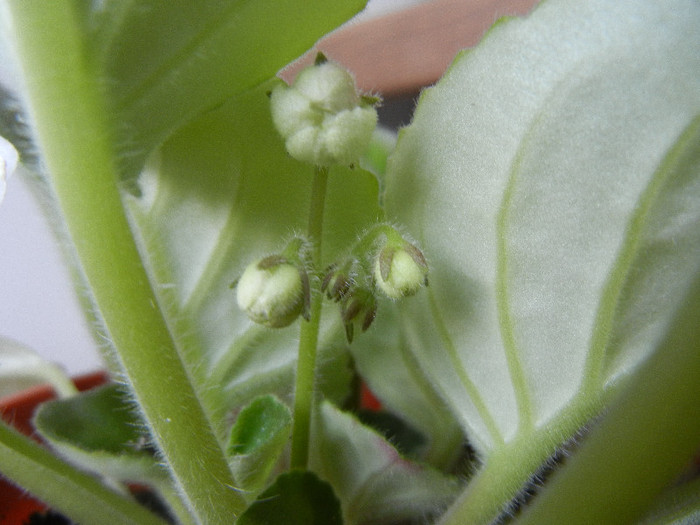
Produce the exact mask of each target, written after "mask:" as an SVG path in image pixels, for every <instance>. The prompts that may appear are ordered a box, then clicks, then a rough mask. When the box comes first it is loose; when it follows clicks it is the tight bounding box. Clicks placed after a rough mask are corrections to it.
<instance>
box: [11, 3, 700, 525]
mask: <svg viewBox="0 0 700 525" xmlns="http://www.w3.org/2000/svg"><path fill="white" fill-rule="evenodd" d="M327 4H328V3H327V2H321V1H315V0H314V1H305V2H293V1H291V0H279V1H276V2H264V3H263V2H218V1H206V2H155V1H150V0H142V1H138V2H118V1H114V2H112V1H102V2H79V1H72V2H71V1H68V0H66V1H57V2H31V1H26V0H6V1H5V2H4V4H3V7H2V16H3V33H4V35H5V41H6V42H5V44H6V45H9V46H10V47H11V48H12V50H13V52H14V53H15V56H16V57H17V59H18V60H17V63H18V65H19V69H20V70H21V72H22V76H21V79H22V80H21V82H18V84H17V85H15V86H11V88H10V90H9V91H8V92H7V93H6V94H5V95H4V97H5V100H4V106H3V112H4V113H3V119H4V120H3V129H2V134H3V135H4V136H5V137H7V138H8V139H9V140H10V141H11V142H13V143H14V144H15V146H16V147H17V148H18V149H19V150H20V155H21V161H22V164H23V166H24V168H23V169H25V173H28V172H29V171H30V170H31V171H33V172H35V173H38V174H41V177H42V178H40V179H38V182H37V183H38V184H39V185H43V187H44V189H45V190H47V191H48V193H50V194H51V195H52V196H53V197H54V198H55V202H56V205H57V206H56V209H57V210H58V214H59V215H60V217H61V218H62V220H63V221H64V222H63V224H64V225H65V231H66V234H67V235H66V237H67V238H69V239H70V246H71V250H72V252H71V253H73V254H74V255H75V260H76V263H77V264H76V268H78V269H79V270H78V274H79V280H80V282H79V285H78V286H79V287H80V288H81V289H83V290H84V291H85V295H86V304H88V312H89V314H90V315H91V316H92V318H93V320H94V323H95V326H96V332H97V333H98V334H99V335H100V337H102V338H103V339H104V340H105V344H104V346H105V353H106V355H107V356H108V357H109V362H110V364H111V372H112V376H113V378H114V382H113V384H111V385H110V386H107V387H105V388H103V389H101V390H97V391H92V392H90V393H87V394H82V395H75V396H69V397H67V398H66V399H64V400H61V401H56V402H51V403H49V404H47V405H45V406H44V407H42V408H41V409H40V411H39V412H38V414H37V415H36V418H35V425H36V427H37V429H38V430H39V432H40V433H41V434H42V435H43V436H44V437H45V438H46V440H47V441H48V442H49V443H50V444H51V446H52V448H53V450H54V452H55V455H54V454H53V453H50V452H48V451H47V450H45V449H44V448H41V447H39V446H38V445H35V444H33V443H32V442H30V441H29V440H27V439H24V438H22V437H20V436H19V435H17V434H16V433H15V432H14V431H12V430H11V429H10V428H9V427H7V426H5V425H4V424H3V425H2V426H1V427H0V449H1V450H2V453H1V454H0V471H2V472H3V473H4V474H5V475H6V476H8V477H9V478H11V479H13V480H15V481H16V482H17V483H18V484H19V485H21V486H23V487H26V488H27V489H28V490H29V491H31V492H33V493H35V494H36V495H37V496H38V497H40V498H42V499H44V500H46V501H48V502H49V503H50V504H51V505H53V506H54V507H55V508H57V509H58V510H60V511H61V512H64V513H65V514H67V515H69V516H71V517H72V518H73V519H75V520H76V521H78V522H81V523H162V522H163V520H164V519H166V518H167V519H170V520H173V521H176V522H178V523H183V524H189V523H206V524H216V523H232V522H234V521H236V522H238V523H242V524H250V523H341V522H343V523H396V522H421V521H439V522H440V523H443V524H446V525H452V524H462V523H491V522H493V521H494V520H501V521H506V520H508V519H511V518H514V519H516V521H518V522H522V523H622V522H630V521H635V520H648V522H661V523H671V522H677V523H690V522H692V520H693V519H697V518H698V516H699V515H700V507H699V506H698V498H697V495H698V493H700V484H699V482H698V481H697V479H695V480H693V479H692V478H691V479H690V480H688V479H687V478H686V479H684V480H681V481H679V480H678V479H679V478H678V476H679V473H680V472H681V471H683V468H684V467H685V466H686V465H687V464H688V462H689V460H690V458H691V457H692V456H693V454H694V453H695V452H697V449H698V448H699V447H700V413H699V412H700V346H699V343H698V341H700V322H698V318H699V317H700V200H699V199H700V116H699V115H700V75H699V74H698V72H700V38H698V32H697V28H698V27H699V26H700V4H699V3H698V2H696V1H694V0H673V1H669V2H656V1H652V0H615V1H612V0H591V1H588V2H579V1H576V0H546V1H544V2H543V3H542V4H541V5H540V6H539V7H538V8H536V10H535V11H534V12H533V13H532V14H531V15H530V16H528V17H527V18H524V19H512V20H506V21H502V22H500V23H497V24H496V25H495V26H494V28H492V29H491V31H490V32H489V33H488V35H487V36H486V37H485V39H484V41H483V42H482V43H481V44H480V46H479V47H478V48H477V49H475V50H472V51H465V52H463V53H461V54H460V55H459V56H458V57H457V58H456V60H455V62H454V64H453V65H452V66H451V68H450V69H449V71H448V72H447V73H446V74H445V76H444V78H443V79H442V80H441V81H440V82H439V83H438V84H437V85H436V86H434V87H432V88H430V89H427V90H426V91H425V92H424V93H423V95H422V96H421V99H420V102H419V104H418V107H417V111H416V114H415V117H414V120H413V122H412V123H411V125H409V126H408V127H407V128H406V129H403V130H402V131H401V132H400V133H399V137H398V141H397V143H396V146H395V148H393V142H392V140H391V138H387V136H386V134H381V133H379V132H375V131H374V127H375V121H376V115H375V113H374V110H373V108H372V106H373V104H375V103H376V102H377V101H376V99H373V98H372V97H368V96H365V95H363V94H360V93H357V92H356V90H355V86H354V84H353V81H352V77H351V76H349V75H348V74H347V73H346V72H344V71H343V70H342V69H341V68H339V67H338V66H337V65H335V64H333V63H332V62H327V61H325V59H324V58H323V57H320V58H319V60H317V64H316V65H314V66H313V67H312V69H309V70H307V71H305V72H303V73H301V75H300V76H299V77H298V79H297V81H296V83H295V84H294V85H293V86H291V87H287V86H286V85H285V84H284V83H283V82H282V81H280V80H278V79H276V78H275V74H276V73H277V72H278V70H279V69H280V68H282V67H283V66H284V65H285V64H287V63H288V62H290V61H291V60H292V59H294V58H295V57H296V56H298V55H300V54H301V53H303V52H304V51H305V50H306V49H307V48H309V47H310V46H311V45H312V44H313V42H314V41H315V40H316V39H318V38H319V37H320V36H322V35H323V34H324V33H326V32H327V31H329V30H331V29H332V28H333V27H334V26H336V25H338V24H339V23H341V22H343V21H344V20H346V19H347V18H349V17H350V16H352V15H353V14H354V13H355V12H357V11H358V10H359V9H360V8H361V7H362V2H360V1H356V0H347V1H342V2H341V1H336V2H334V3H333V7H332V9H330V8H328V5H327ZM263 50H264V51H263ZM392 149H393V151H391V150H392ZM8 151H10V150H9V149H8ZM368 152H369V153H368ZM387 157H388V162H386V161H387ZM8 159H9V154H8ZM385 165H386V167H385ZM428 280H429V283H428ZM370 325H371V326H370ZM358 378H362V379H363V380H364V381H365V382H366V383H367V384H368V385H369V386H370V388H371V389H372V390H373V391H374V392H375V393H376V395H377V396H378V397H379V398H380V399H381V401H382V404H383V406H384V407H385V409H386V411H387V413H385V414H381V413H380V414H371V415H367V414H363V413H362V412H361V411H360V410H358V407H357V404H356V403H355V402H354V399H355V395H354V394H355V392H356V385H357V379H358ZM378 421H381V422H382V424H378V423H377V422H378ZM387 422H391V423H392V425H393V428H394V432H393V433H391V434H390V436H389V437H388V438H387V437H386V436H385V435H383V434H384V433H386V426H387V425H386V423H387ZM378 429H385V430H384V431H380V430H378ZM469 458H471V460H469V461H468V459H469ZM564 458H565V459H564ZM548 471H554V472H553V473H551V472H550V473H549V475H548V476H547V479H545V476H544V474H545V473H546V472H548ZM133 481H138V482H140V483H142V484H146V485H148V486H150V487H151V488H152V490H153V491H154V493H156V494H157V495H158V496H159V497H160V498H161V499H162V500H163V501H165V502H166V503H167V505H168V508H169V510H168V513H167V516H166V518H164V517H163V516H160V515H156V514H153V513H151V512H150V511H147V510H145V509H144V508H143V507H141V506H140V505H138V504H136V503H134V501H133V499H131V497H130V496H129V494H128V492H127V491H126V490H125V488H124V487H125V485H124V483H126V482H133ZM669 487H671V488H669ZM533 492H536V495H535V497H534V498H531V496H532V493H533ZM645 515H646V517H645ZM684 520H685V521H684Z"/></svg>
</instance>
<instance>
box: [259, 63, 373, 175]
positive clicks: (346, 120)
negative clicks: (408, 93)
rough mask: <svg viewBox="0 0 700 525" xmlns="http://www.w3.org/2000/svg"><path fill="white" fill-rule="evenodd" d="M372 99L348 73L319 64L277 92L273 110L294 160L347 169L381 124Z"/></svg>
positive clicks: (278, 128)
mask: <svg viewBox="0 0 700 525" xmlns="http://www.w3.org/2000/svg"><path fill="white" fill-rule="evenodd" d="M368 100H370V99H367V98H366V97H363V96H362V95H361V94H360V93H358V92H357V89H356V87H355V81H354V79H353V78H352V75H350V73H348V72H347V71H345V70H344V69H342V68H341V67H339V66H337V65H336V64H333V63H331V62H320V63H317V64H316V65H313V66H311V67H308V68H306V69H305V70H303V71H302V72H301V73H299V76H298V77H297V79H296V82H295V83H294V85H292V86H278V87H276V88H275V89H274V90H273V91H272V95H271V100H270V107H271V111H272V120H273V122H274V124H275V127H276V128H277V130H278V131H279V133H280V135H282V138H283V139H284V141H285V146H286V148H287V151H288V152H289V154H290V155H291V156H292V157H294V158H295V159H297V160H300V161H303V162H309V163H311V164H314V165H316V166H332V165H335V164H346V165H349V164H352V163H353V162H355V161H357V160H358V158H359V157H360V156H361V155H362V154H363V153H364V151H365V150H366V149H367V146H368V145H369V143H370V140H371V138H372V133H373V131H374V129H375V127H376V125H377V112H376V110H375V109H374V107H373V105H372V104H370V103H369V102H368Z"/></svg>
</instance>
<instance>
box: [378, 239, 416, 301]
mask: <svg viewBox="0 0 700 525" xmlns="http://www.w3.org/2000/svg"><path fill="white" fill-rule="evenodd" d="M374 279H375V282H376V283H377V286H378V287H379V289H380V290H381V291H382V292H384V293H385V294H386V295H387V296H388V297H391V298H392V299H399V298H401V297H406V296H409V295H413V294H415V293H416V292H417V291H418V290H419V289H420V288H421V286H424V285H425V284H426V283H427V279H428V264H427V262H426V261H425V257H424V256H423V253H422V252H421V251H420V250H419V249H418V248H416V247H415V246H414V245H412V244H410V243H404V244H403V246H401V247H400V248H397V247H394V246H387V247H385V248H383V249H382V250H381V251H380V252H379V255H378V256H377V259H376V261H375V264H374Z"/></svg>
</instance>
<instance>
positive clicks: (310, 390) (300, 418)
mask: <svg viewBox="0 0 700 525" xmlns="http://www.w3.org/2000/svg"><path fill="white" fill-rule="evenodd" d="M327 183H328V168H322V167H316V171H315V173H314V181H313V188H312V190H311V205H310V209H309V227H308V236H309V239H310V240H311V242H312V245H313V248H312V252H311V259H312V263H313V267H314V268H320V267H321V253H322V252H321V236H322V233H323V210H324V207H325V203H326V186H327ZM317 288H318V283H317V282H314V284H313V285H312V295H311V316H310V319H309V321H302V323H301V333H300V335H299V356H298V359H297V376H296V390H295V394H294V425H293V428H292V458H291V464H292V468H306V464H307V461H308V458H309V434H310V427H311V411H312V406H313V395H314V379H315V375H316V374H315V372H316V353H317V350H318V330H319V325H320V323H321V305H322V302H323V296H322V295H321V293H319V291H318V289H317Z"/></svg>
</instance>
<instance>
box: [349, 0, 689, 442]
mask: <svg viewBox="0 0 700 525" xmlns="http://www.w3.org/2000/svg"><path fill="white" fill-rule="evenodd" d="M699 24H700V4H698V3H697V2H693V1H687V0H679V1H674V2H671V3H657V2H643V1H636V0H630V1H621V2H609V1H591V2H577V1H568V0H564V1H554V0H549V1H545V2H543V3H542V5H541V6H540V7H539V8H538V9H536V10H535V12H534V13H533V14H532V15H530V16H529V17H527V18H525V19H513V20H508V21H506V22H504V23H501V24H497V25H496V26H495V27H494V28H493V29H492V30H491V32H490V33H489V34H488V35H487V36H486V38H485V41H484V42H483V44H482V45H480V46H479V48H478V49H476V50H474V51H470V52H464V53H462V54H461V55H460V56H459V57H458V58H457V60H456V62H455V63H454V65H453V66H452V67H451V69H450V70H449V71H448V72H447V74H446V75H445V77H444V78H443V79H442V80H441V81H440V82H439V83H438V84H437V86H435V87H433V88H431V89H428V90H427V91H426V92H424V94H423V96H422V97H421V100H420V103H419V105H418V108H417V111H416V114H415V118H414V121H413V123H412V124H411V125H410V126H409V127H408V128H407V129H405V130H404V131H403V132H402V134H401V135H400V137H399V142H398V146H397V150H396V151H395V153H394V155H393V156H392V157H391V159H390V164H389V168H388V173H387V190H386V195H385V202H386V208H387V215H388V217H389V218H390V219H395V220H397V221H399V222H400V223H402V224H404V225H405V226H406V227H407V229H408V230H409V231H411V232H412V233H413V234H414V235H415V236H416V237H417V239H418V241H419V243H420V245H421V247H422V249H423V250H424V252H425V253H426V256H427V257H428V259H429V262H430V267H431V275H430V287H429V288H428V290H427V292H425V293H421V294H419V295H418V296H417V297H416V298H413V299H410V300H406V301H403V302H401V303H400V304H397V306H396V308H397V310H398V311H399V312H400V315H401V320H400V321H399V323H400V325H401V327H402V328H401V333H402V335H401V336H400V337H397V338H396V339H395V341H394V344H393V345H388V346H387V347H386V349H385V350H384V351H385V352H387V353H389V354H391V355H393V360H392V358H390V357H387V356H382V357H378V356H377V353H378V352H377V349H376V348H374V346H373V344H372V343H368V344H366V345H358V347H357V348H356V359H357V362H358V367H359V368H360V370H361V371H362V372H363V373H364V374H366V375H367V376H368V378H369V382H370V385H371V386H375V385H376V387H377V388H376V390H377V391H378V392H380V393H381V394H382V395H383V396H384V397H386V399H387V402H388V403H389V404H392V405H395V406H397V407H400V406H401V405H402V400H401V398H402V396H404V392H405V386H404V385H395V386H394V387H393V388H392V387H391V386H389V385H387V384H386V381H385V379H384V377H385V376H384V374H385V370H386V366H385V367H384V368H382V367H379V366H376V365H377V364H381V363H380V362H385V363H388V362H393V363H394V365H393V366H396V367H405V366H409V367H414V370H415V369H418V370H420V375H422V376H424V377H426V380H427V382H428V383H429V384H430V385H431V387H432V389H433V390H434V391H435V392H436V393H437V394H438V397H439V398H441V399H443V400H445V401H446V402H447V404H448V405H449V407H450V410H451V412H452V413H453V414H454V415H455V416H456V418H457V419H458V421H459V422H460V424H461V426H462V429H463V430H464V431H465V432H466V433H467V434H468V436H469V438H470V439H471V441H472V442H473V444H474V445H475V447H476V448H477V450H478V451H479V452H481V453H483V454H487V453H488V452H489V451H491V450H493V449H495V448H498V447H499V446H501V445H503V444H504V443H507V442H510V441H512V440H514V439H516V437H522V436H527V435H530V434H531V433H533V432H535V431H536V430H538V429H543V428H547V432H550V433H551V440H552V442H558V441H559V440H561V439H562V438H564V439H565V438H566V436H570V435H571V432H572V431H573V429H574V428H575V427H576V426H577V425H581V424H583V423H584V422H585V421H586V419H587V418H588V417H590V416H592V415H593V414H594V413H595V412H596V411H597V410H598V407H599V406H600V404H601V403H602V402H603V400H604V399H605V397H606V396H607V395H608V394H609V393H611V392H613V391H614V390H615V389H616V387H617V386H618V385H621V384H623V383H624V379H625V377H626V376H627V375H628V374H629V372H631V371H632V370H634V369H635V368H636V367H637V366H638V365H639V364H640V363H641V362H643V361H644V360H645V359H646V358H647V357H648V356H649V355H650V354H651V353H652V352H653V351H654V349H655V346H656V344H657V342H658V340H659V338H660V337H661V336H662V335H663V333H664V330H665V329H666V327H667V326H669V324H670V323H671V322H672V316H673V315H674V313H673V312H675V311H676V308H677V306H678V301H679V300H680V298H681V297H682V293H680V292H681V291H682V290H683V289H684V288H685V287H687V285H688V283H689V282H691V281H692V279H693V276H694V275H695V274H696V272H697V271H698V268H699V267H700V205H699V204H698V203H699V202H700V176H699V167H698V156H697V144H698V140H699V139H698V135H697V124H696V123H694V122H693V120H694V118H695V117H696V115H698V113H699V112H700V76H698V71H700V39H699V38H698V35H697V27H698V25H699ZM388 317H389V316H385V317H384V318H382V317H381V316H380V318H379V319H378V321H377V322H378V325H379V326H380V328H379V329H378V330H377V333H380V332H381V331H382V330H384V329H385V326H386V325H385V324H383V320H384V321H386V320H388ZM406 356H409V358H407V357H406ZM392 373H393V372H392ZM412 373H413V374H414V375H415V374H416V372H415V371H414V372H412ZM408 411H409V409H408V408H406V412H408ZM410 417H412V418H413V419H420V415H414V416H410ZM426 417H428V416H426ZM429 417H433V415H432V414H431V415H430V416H429ZM426 421H427V419H425V418H424V419H423V424H422V425H420V423H419V426H422V427H423V428H425V427H429V424H428V423H427V422H426ZM565 428H567V429H568V430H565ZM434 439H439V436H436V437H435V438H434Z"/></svg>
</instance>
